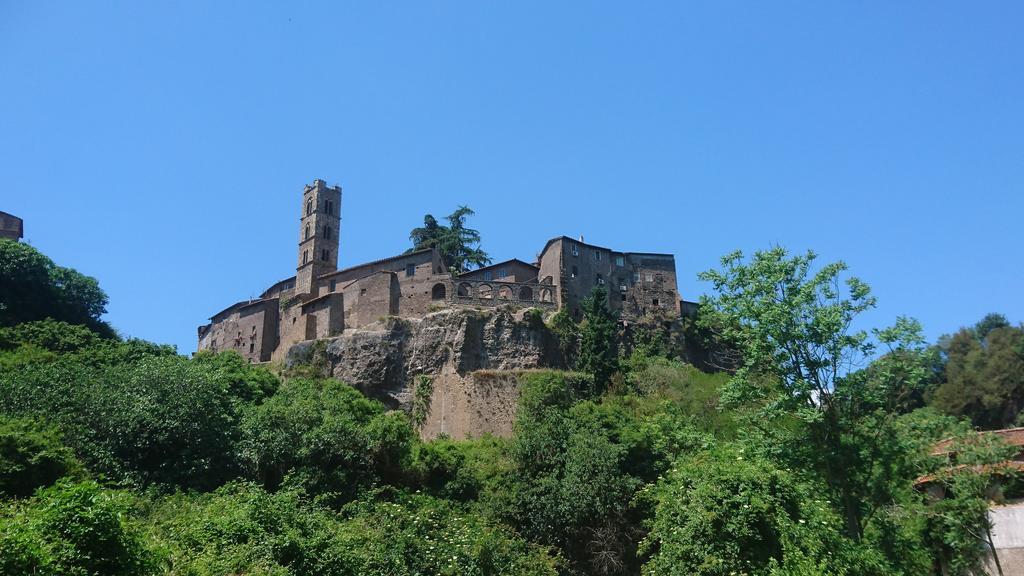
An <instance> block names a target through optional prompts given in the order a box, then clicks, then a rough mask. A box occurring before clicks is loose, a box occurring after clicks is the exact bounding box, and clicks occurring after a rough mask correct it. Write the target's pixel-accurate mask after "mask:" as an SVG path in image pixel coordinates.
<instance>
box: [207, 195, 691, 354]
mask: <svg viewBox="0 0 1024 576" xmlns="http://www.w3.org/2000/svg"><path fill="white" fill-rule="evenodd" d="M341 195H342V191H341V188H339V187H337V186H333V187H332V186H328V185H327V183H326V182H324V181H323V180H316V181H314V182H313V184H311V185H307V186H305V188H304V189H303V192H302V201H301V212H300V220H299V247H298V261H297V267H296V273H295V276H292V277H290V278H287V279H285V280H282V281H280V282H278V283H276V284H274V285H273V286H271V287H270V288H268V289H267V290H265V291H264V292H263V293H262V294H261V295H260V297H259V298H257V299H255V300H246V301H242V302H238V303H235V304H233V305H231V306H229V307H227V308H225V309H224V310H222V311H220V312H218V313H216V314H214V315H213V317H211V318H210V323H209V324H206V325H203V326H200V327H199V331H198V332H199V333H198V336H199V346H198V348H199V350H212V351H218V350H236V351H237V352H239V353H240V354H242V355H243V356H245V357H246V358H248V359H249V360H250V361H251V362H266V361H271V360H275V361H276V360H283V359H284V358H285V356H286V355H287V353H288V350H289V349H290V348H292V347H293V346H294V345H296V344H298V343H300V342H304V341H311V340H321V339H326V338H333V337H337V336H340V335H341V334H342V333H344V332H346V331H351V330H355V329H359V328H364V327H367V326H370V325H372V324H375V323H379V322H381V321H382V320H386V319H390V318H401V319H421V318H424V317H425V316H427V315H428V314H429V313H431V312H436V311H439V310H442V309H450V308H479V309H497V308H503V309H508V310H512V311H514V310H522V309H525V308H538V309H540V310H542V311H543V312H545V313H547V312H553V311H556V310H562V309H564V310H567V311H568V312H569V313H571V314H572V315H573V316H575V317H577V318H579V317H580V308H579V304H580V301H581V300H582V299H583V298H585V297H586V296H587V295H589V294H590V292H591V290H593V288H594V287H595V286H604V287H605V288H607V290H608V293H609V304H610V306H611V307H612V308H613V309H614V310H616V311H617V312H618V313H619V315H620V319H621V320H622V321H623V322H625V323H629V322H631V321H633V320H635V319H637V318H639V317H641V316H644V315H646V314H650V313H655V312H657V313H659V314H660V315H661V316H662V317H664V318H674V317H678V316H679V314H680V311H681V306H682V304H681V302H680V299H679V293H678V291H677V288H676V272H675V259H674V257H673V256H672V255H671V254H652V253H643V252H619V251H615V250H611V249H609V248H602V247H599V246H594V245H591V244H586V243H584V242H583V241H582V239H581V240H580V241H576V240H572V239H571V238H568V237H565V236H561V237H558V238H554V239H552V240H549V241H548V242H547V244H545V246H544V248H543V249H542V250H541V252H540V254H539V256H538V257H537V260H536V261H535V262H534V263H529V262H526V261H523V260H518V259H513V260H508V261H505V262H500V263H498V264H493V265H490V266H487V267H485V268H480V269H478V270H473V271H470V272H466V273H464V274H460V275H458V276H452V275H451V273H450V272H449V269H448V266H447V263H446V262H444V260H443V257H442V255H441V253H440V252H439V251H437V250H436V249H425V250H417V251H411V252H407V253H405V254H400V255H397V256H392V257H390V258H384V259H382V260H376V261H373V262H368V263H365V264H360V265H358V266H353V267H350V268H345V269H343V270H338V253H339V246H340V244H339V238H340V232H341Z"/></svg>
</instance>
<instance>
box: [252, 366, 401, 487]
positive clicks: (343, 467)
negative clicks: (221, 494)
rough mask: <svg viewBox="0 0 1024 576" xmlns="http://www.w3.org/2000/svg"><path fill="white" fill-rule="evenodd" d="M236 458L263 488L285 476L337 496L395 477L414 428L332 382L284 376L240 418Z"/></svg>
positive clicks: (339, 383)
mask: <svg viewBox="0 0 1024 576" xmlns="http://www.w3.org/2000/svg"><path fill="white" fill-rule="evenodd" d="M242 428H243V432H244V439H243V441H242V443H241V445H240V454H241V459H242V461H243V462H244V463H245V465H246V466H247V467H248V469H249V471H250V472H251V473H252V474H253V475H254V477H255V478H257V479H259V481H260V482H262V483H263V485H264V486H265V487H266V488H267V489H271V490H273V489H276V488H277V487H279V486H280V485H281V483H282V482H283V481H284V479H285V476H286V475H288V474H291V476H292V478H293V480H294V481H296V482H298V483H300V484H301V485H302V486H304V487H306V488H307V489H308V490H309V491H310V492H311V493H313V494H333V495H334V496H335V498H336V499H337V501H339V502H340V501H346V500H349V499H351V498H354V497H355V495H356V494H357V493H358V492H359V491H360V490H362V489H365V488H367V487H371V486H375V485H378V484H381V483H388V482H395V481H398V480H400V477H401V474H402V468H403V466H404V465H405V464H406V463H407V460H408V456H409V449H410V444H411V443H412V441H413V438H414V433H413V430H412V427H411V426H410V424H409V422H408V419H407V418H405V416H404V415H402V414H401V413H397V412H391V413H388V412H385V410H384V405H383V404H381V403H380V402H377V401H374V400H370V399H368V398H366V397H365V396H363V395H362V394H360V393H359V392H358V391H357V390H355V389H354V388H352V387H350V386H348V385H346V384H342V383H341V382H337V381H335V380H319V381H318V380H299V379H296V380H290V381H288V382H287V383H285V384H284V385H282V386H281V388H280V389H279V390H278V392H277V394H275V395H274V396H273V397H271V398H270V399H269V400H267V401H266V402H264V403H263V404H262V405H260V406H257V407H255V408H253V409H251V410H250V411H249V412H248V413H247V414H246V416H245V419H244V421H243V425H242Z"/></svg>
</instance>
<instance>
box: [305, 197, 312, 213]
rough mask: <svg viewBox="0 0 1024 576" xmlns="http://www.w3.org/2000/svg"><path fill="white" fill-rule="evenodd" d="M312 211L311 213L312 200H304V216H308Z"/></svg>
mask: <svg viewBox="0 0 1024 576" xmlns="http://www.w3.org/2000/svg"><path fill="white" fill-rule="evenodd" d="M312 213H313V201H312V200H306V216H309V215H310V214H312Z"/></svg>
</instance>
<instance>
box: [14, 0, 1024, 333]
mask: <svg viewBox="0 0 1024 576" xmlns="http://www.w3.org/2000/svg"><path fill="white" fill-rule="evenodd" d="M212 4H213V3H208V2H195V3H186V2H173V3H172V2H67V3H51V2H30V1H24V2H11V1H2V2H0V87H2V91H0V102H2V106H0V210H4V211H8V212H12V213H14V214H17V215H20V216H22V217H23V218H24V219H25V220H26V235H27V239H28V240H29V241H31V243H32V244H33V245H34V246H36V247H38V248H40V249H41V250H43V251H44V252H45V253H46V254H48V255H49V256H51V257H52V258H53V259H54V260H56V261H57V262H58V263H59V264H62V265H66V266H72V267H75V268H77V269H79V270H81V271H82V272H85V273H87V274H90V275H93V276H96V277H97V278H99V280H100V282H101V285H102V286H103V288H104V289H106V291H107V292H108V294H109V295H110V306H109V314H108V319H109V320H110V321H111V322H112V323H113V324H114V325H115V327H117V328H118V329H119V330H121V331H122V332H123V333H124V334H126V335H131V336H137V337H142V338H146V339H150V340H155V341H158V342H169V343H174V344H177V345H178V348H179V350H180V351H182V352H186V353H187V352H191V351H192V350H193V349H194V347H195V330H196V326H197V325H199V324H201V323H203V322H205V321H206V319H207V318H208V317H209V316H210V315H211V314H212V313H214V312H216V311H218V310H220V309H222V308H223V307H225V306H227V305H229V304H231V303H233V302H235V301H237V300H241V299H244V298H247V297H250V296H253V295H257V294H259V292H260V291H261V290H262V289H263V288H264V287H266V286H267V285H269V284H271V283H272V282H275V281H277V280H280V279H283V278H286V277H288V276H290V275H291V274H293V273H294V266H295V260H296V256H295V251H296V242H297V238H298V230H297V226H298V216H299V210H300V207H299V199H298V198H299V195H300V193H301V190H302V186H303V184H304V183H307V182H310V181H312V180H313V179H314V178H318V177H319V178H323V179H325V180H327V181H328V182H329V183H340V184H341V185H342V186H343V188H344V190H345V196H344V200H343V218H344V221H343V224H342V239H341V260H342V265H343V266H344V265H351V264H356V263H359V262H362V261H366V260H371V259H376V258H380V257H386V256H389V255H392V254H395V253H398V252H400V251H402V250H404V249H405V248H406V247H407V245H408V239H407V236H408V231H409V229H410V228H412V227H414V226H416V225H418V224H419V223H420V222H421V220H422V216H423V214H424V213H426V212H431V213H433V214H435V215H437V216H442V215H444V214H447V213H448V212H450V211H451V210H452V209H453V208H454V207H455V206H456V205H458V204H468V205H470V206H471V207H472V208H473V209H475V210H476V211H477V213H478V216H476V217H475V218H473V219H472V220H471V224H472V225H475V226H476V227H478V228H479V229H480V230H481V231H482V233H483V237H484V241H485V242H484V248H485V249H487V250H488V251H490V253H491V254H492V255H493V256H494V258H496V259H504V258H511V257H519V258H522V259H530V258H532V257H533V256H534V255H535V254H536V253H537V251H538V250H539V249H540V248H541V247H542V246H543V244H544V242H545V240H546V239H548V238H550V237H553V236H556V235H561V234H566V235H570V236H576V235H579V234H584V235H585V236H586V239H587V241H588V242H592V243H596V244H600V245H606V246H609V247H613V248H616V249H623V250H634V251H653V252H672V253H675V255H676V264H677V267H678V272H679V278H680V282H679V284H680V285H679V288H680V291H681V292H682V294H683V296H684V297H686V298H687V299H695V298H696V297H698V296H699V294H700V293H701V292H703V291H705V290H707V286H706V285H704V284H702V283H701V282H699V281H697V279H696V274H697V273H698V272H699V271H701V270H705V269H707V268H709V267H712V266H714V265H716V263H717V260H718V258H719V257H720V256H721V255H722V254H724V253H726V252H729V251H731V250H734V249H737V248H740V249H743V250H745V251H752V250H754V249H759V248H766V247H768V246H769V245H771V244H776V243H777V244H782V245H784V246H786V247H788V248H790V249H792V250H804V249H807V248H813V249H815V250H816V251H818V252H819V253H820V254H821V256H822V259H823V260H835V259H843V260H845V261H846V262H847V263H848V264H849V265H850V267H851V269H852V270H853V272H854V273H856V274H857V275H858V276H860V277H862V278H863V279H864V280H865V281H867V282H868V283H869V284H871V285H872V287H873V288H874V289H875V292H876V295H877V296H878V297H879V301H880V306H879V308H878V310H877V311H875V312H874V313H872V315H871V317H870V318H869V319H868V320H869V321H870V324H874V325H882V324H887V323H889V322H891V321H892V320H893V318H895V316H896V315H898V314H906V315H910V316H914V317H916V318H918V319H920V320H921V321H922V322H923V323H924V326H925V329H926V331H927V334H928V335H929V337H932V338H934V337H935V336H937V335H939V334H942V333H944V332H949V331H952V330H955V329H956V328H957V327H958V326H961V325H964V324H970V323H973V322H975V321H976V320H977V319H979V318H980V317H981V316H982V315H984V314H985V313H986V312H989V311H1000V312H1003V313H1005V314H1007V315H1008V316H1009V317H1010V319H1011V320H1012V321H1020V320H1024V298H1022V294H1024V270H1022V268H1024V266H1022V264H1024V253H1022V248H1024V232H1022V230H1021V223H1022V214H1024V141H1022V135H1024V36H1022V35H1021V23H1022V22H1024V3H1021V2H1018V1H1013V2H984V3H968V2H957V3H953V2H948V3H947V2H846V3H839V2H800V3H795V2H792V3H791V2H746V3H732V2H721V1H715V2H700V3H694V2H666V3H655V2H643V3H590V2H583V3H575V4H573V3H562V2H559V3H552V2H538V3H527V2H502V3H497V2H407V3H394V2H365V3H361V4H348V3H345V4H341V3H335V2H331V3H323V4H313V3H301V4H302V5H301V6H297V5H296V4H298V3H283V2H280V3H269V2H268V3H255V2H237V3H226V2H225V3H218V5H217V6H213V5H212Z"/></svg>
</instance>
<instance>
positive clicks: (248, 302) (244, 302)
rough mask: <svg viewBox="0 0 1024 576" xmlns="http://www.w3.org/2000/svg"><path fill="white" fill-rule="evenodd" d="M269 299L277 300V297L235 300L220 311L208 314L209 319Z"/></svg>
mask: <svg viewBox="0 0 1024 576" xmlns="http://www.w3.org/2000/svg"><path fill="white" fill-rule="evenodd" d="M269 300H277V298H257V299H255V300H242V301H241V302H235V303H234V304H232V305H231V306H228V307H227V308H225V309H223V310H221V311H220V312H217V313H216V314H214V315H213V316H210V320H213V319H214V318H216V317H218V316H220V315H221V314H226V313H228V312H232V311H234V310H241V309H243V308H248V307H249V306H255V305H256V304H262V303H264V302H267V301H269Z"/></svg>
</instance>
